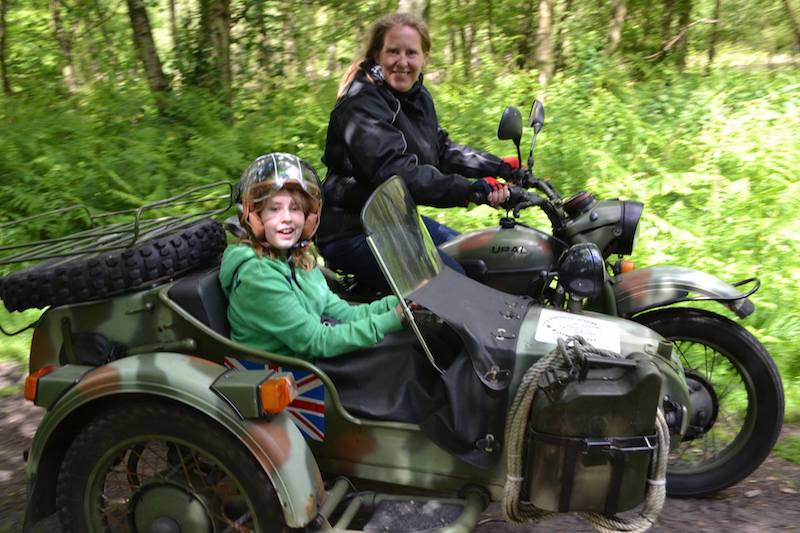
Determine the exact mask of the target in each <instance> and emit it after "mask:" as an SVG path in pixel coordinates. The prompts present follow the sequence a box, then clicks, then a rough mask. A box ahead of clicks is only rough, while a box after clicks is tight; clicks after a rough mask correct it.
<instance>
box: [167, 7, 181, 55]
mask: <svg viewBox="0 0 800 533" xmlns="http://www.w3.org/2000/svg"><path fill="white" fill-rule="evenodd" d="M169 32H170V33H171V34H172V35H171V36H172V51H173V53H177V51H178V48H179V47H180V38H179V37H178V12H177V10H176V9H175V0H169Z"/></svg>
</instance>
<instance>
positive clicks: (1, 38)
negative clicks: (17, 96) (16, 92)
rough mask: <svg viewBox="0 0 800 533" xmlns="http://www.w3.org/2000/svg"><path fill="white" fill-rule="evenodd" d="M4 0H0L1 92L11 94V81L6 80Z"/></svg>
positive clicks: (5, 8)
mask: <svg viewBox="0 0 800 533" xmlns="http://www.w3.org/2000/svg"><path fill="white" fill-rule="evenodd" d="M7 9H8V6H7V5H6V0H0V78H2V84H3V93H4V94H6V95H9V96H10V95H12V94H13V91H12V90H11V82H9V81H8V67H7V66H6V10H7Z"/></svg>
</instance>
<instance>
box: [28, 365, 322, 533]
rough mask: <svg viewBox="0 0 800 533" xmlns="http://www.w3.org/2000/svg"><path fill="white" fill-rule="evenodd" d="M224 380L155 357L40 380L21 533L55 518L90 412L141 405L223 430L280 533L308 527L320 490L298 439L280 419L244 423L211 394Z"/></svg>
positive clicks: (227, 402) (207, 370)
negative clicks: (272, 507) (70, 452)
mask: <svg viewBox="0 0 800 533" xmlns="http://www.w3.org/2000/svg"><path fill="white" fill-rule="evenodd" d="M69 367H72V368H69ZM62 370H63V371H62ZM226 372H230V371H229V370H228V369H226V368H225V367H223V366H221V365H218V364H216V363H214V362H211V361H207V360H205V359H201V358H198V357H191V356H187V355H183V354H178V353H163V352H159V353H148V354H140V355H133V356H129V357H125V358H123V359H119V360H117V361H114V362H111V363H109V364H106V365H103V366H100V367H95V368H92V367H78V366H77V365H68V367H62V368H61V369H59V370H58V371H56V372H54V373H53V376H55V377H54V378H53V382H51V383H50V384H49V385H48V384H47V381H46V380H47V377H45V378H42V380H41V381H40V389H39V393H37V404H39V405H43V406H46V407H47V408H48V412H47V413H46V414H45V416H44V418H43V419H42V422H41V424H40V426H39V428H38V430H37V431H36V435H35V436H34V439H33V442H32V445H31V449H30V452H29V455H28V460H27V466H26V469H27V471H28V480H29V487H28V491H29V493H28V494H29V501H28V509H27V510H26V520H25V522H26V528H27V527H30V526H31V525H33V524H35V523H36V522H37V521H38V519H40V518H42V517H43V516H47V514H50V512H52V511H54V510H55V509H54V498H55V484H56V483H55V482H56V477H57V475H58V465H59V464H60V462H61V459H62V458H63V455H64V453H65V452H66V449H67V448H68V447H69V444H70V443H71V442H72V440H73V438H74V437H75V436H76V434H77V433H78V431H79V430H80V429H81V428H82V427H84V426H85V424H86V423H87V422H88V421H89V420H90V419H91V417H92V416H93V415H95V414H96V413H97V412H99V411H101V410H103V409H114V408H120V406H121V405H122V404H124V402H126V401H131V402H135V401H137V400H141V399H142V398H143V397H160V398H162V399H163V401H164V402H177V403H181V404H184V405H186V406H188V407H191V408H193V409H195V410H197V411H199V412H201V413H202V414H204V415H205V416H207V417H209V418H210V419H212V420H213V421H215V422H216V423H218V424H220V425H221V426H223V427H224V428H225V429H227V430H228V431H229V432H230V433H231V435H233V436H234V437H235V438H237V439H238V440H239V441H240V442H241V443H242V445H244V446H245V447H246V448H247V449H248V450H249V451H250V452H251V453H252V455H253V457H254V458H255V459H256V461H257V462H258V463H259V464H260V465H261V467H262V468H263V469H264V472H265V474H266V475H267V477H268V478H269V480H270V481H271V483H272V485H273V486H274V488H275V491H276V493H277V496H278V499H279V501H280V504H281V507H282V510H283V514H284V518H285V520H286V523H287V525H288V526H289V527H293V528H297V527H303V526H305V525H307V524H308V523H309V522H311V521H312V520H313V519H314V518H315V517H316V515H317V512H318V509H319V507H320V506H321V504H322V503H323V500H324V498H325V490H324V486H323V483H322V477H321V475H320V472H319V469H318V468H317V464H316V461H315V459H314V456H313V455H312V453H311V451H310V449H309V448H308V445H307V444H306V442H305V440H304V438H303V436H302V434H301V433H300V431H299V430H298V429H297V427H296V426H295V425H294V423H293V422H292V421H291V419H290V417H289V415H288V414H287V413H286V411H284V412H281V413H278V414H277V415H274V416H272V417H270V418H245V417H246V416H252V413H251V414H250V415H248V414H247V413H244V412H243V411H242V410H241V409H240V408H238V407H237V404H236V402H235V401H232V400H231V399H230V398H226V396H225V395H224V394H223V393H220V391H219V390H215V387H214V383H215V381H216V380H217V379H218V378H219V377H220V376H222V375H223V374H225V373H226ZM243 372H246V371H243ZM65 375H69V376H71V377H72V378H73V380H72V382H71V383H66V381H67V380H65V379H64V376H65ZM59 376H60V378H59ZM59 380H60V383H59ZM59 388H60V389H61V390H60V392H57V389H59ZM43 391H47V392H46V393H45V398H43V399H44V400H45V401H44V402H40V401H39V400H40V398H39V395H40V394H41V393H42V392H43ZM48 511H49V512H48Z"/></svg>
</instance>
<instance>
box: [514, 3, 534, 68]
mask: <svg viewBox="0 0 800 533" xmlns="http://www.w3.org/2000/svg"><path fill="white" fill-rule="evenodd" d="M524 13H526V15H525V26H524V27H523V28H522V32H521V33H522V37H521V38H520V40H519V44H518V45H517V67H518V68H519V69H520V70H522V69H524V68H525V67H527V66H528V65H529V64H530V63H531V61H530V55H531V43H532V42H535V41H536V35H533V0H528V2H527V4H526V6H525V8H524Z"/></svg>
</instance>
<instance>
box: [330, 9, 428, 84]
mask: <svg viewBox="0 0 800 533" xmlns="http://www.w3.org/2000/svg"><path fill="white" fill-rule="evenodd" d="M397 26H408V27H409V28H414V29H415V30H416V31H417V33H419V37H420V40H421V41H422V53H423V54H425V55H427V54H428V52H430V50H431V35H430V33H428V25H427V24H425V21H424V20H422V18H420V17H418V16H417V15H414V14H411V13H392V14H390V15H384V16H383V17H381V18H379V19H378V20H377V21H376V22H375V24H373V25H372V28H370V30H369V33H368V34H367V42H366V46H365V47H364V50H363V52H362V53H361V54H360V55H358V56H356V57H355V59H353V62H352V63H350V66H349V67H348V69H347V72H345V74H344V76H342V80H341V81H340V82H339V92H338V93H337V95H336V97H337V98H341V97H342V96H344V94H345V92H347V88H348V87H349V86H350V83H351V82H352V81H353V78H355V76H356V72H358V66H359V65H360V64H361V63H362V62H363V61H365V60H366V59H375V58H377V56H378V55H379V54H380V52H381V49H382V48H383V41H384V40H386V34H387V33H388V32H389V30H390V29H392V28H394V27H397ZM367 77H368V79H369V80H370V81H373V80H372V78H370V77H369V76H367Z"/></svg>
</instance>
